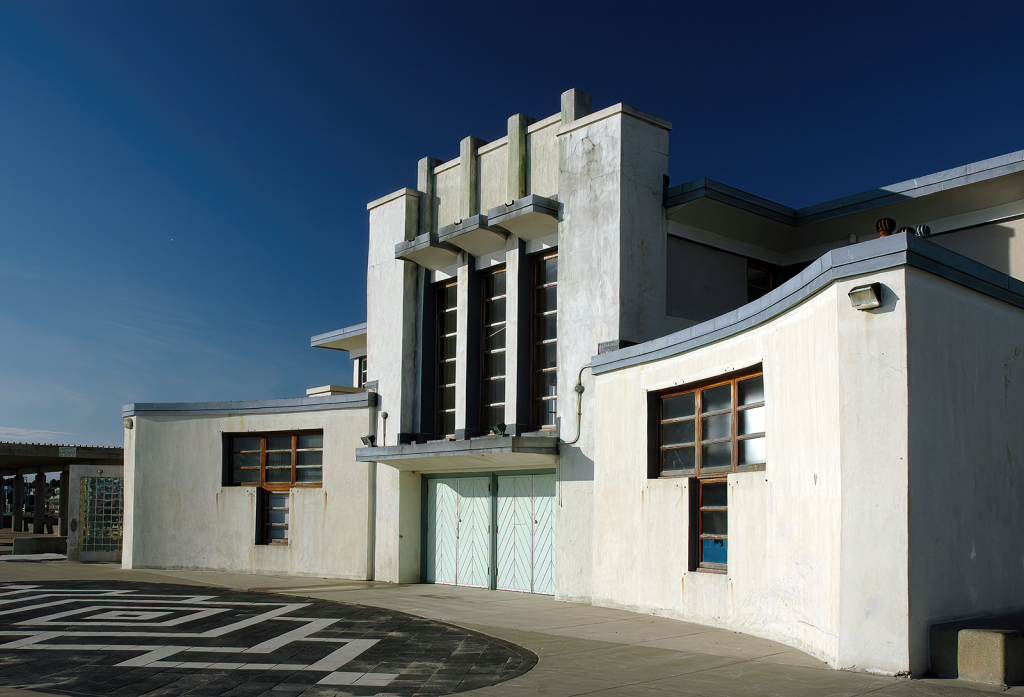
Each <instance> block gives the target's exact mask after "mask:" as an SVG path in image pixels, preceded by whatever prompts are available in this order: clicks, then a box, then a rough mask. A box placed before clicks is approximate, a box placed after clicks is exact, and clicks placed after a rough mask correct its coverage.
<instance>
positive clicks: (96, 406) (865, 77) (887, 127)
mask: <svg viewBox="0 0 1024 697" xmlns="http://www.w3.org/2000/svg"><path fill="white" fill-rule="evenodd" d="M1022 25H1024V4H1021V3H1018V2H1006V3H996V4H990V3H984V2H972V3H960V4H959V7H957V8H949V7H944V6H942V5H940V4H938V3H920V4H918V3H878V4H869V3H849V4H848V5H845V6H838V5H837V4H835V3H822V2H817V3H797V4H791V3H765V2H758V3H736V2H720V3H706V2H700V3H697V2H692V3H687V2H678V3H667V4H666V5H665V6H663V7H661V8H659V7H658V6H657V5H655V4H654V3H632V4H630V3H614V4H612V3H607V4H601V3H580V4H579V5H575V4H559V3H552V2H547V3H526V4H518V5H517V4H515V3H512V4H509V3H490V4H488V3H473V4H467V5H458V4H450V3H438V2H435V3H411V4H408V5H404V6H403V4H401V3H394V2H392V3H342V2H309V1H303V2H274V3H270V2H256V1H253V0H245V1H244V2H213V1H209V0H206V1H204V2H185V1H182V0H175V1H173V2H170V1H167V2H154V1H147V2H137V1H135V0H132V1H131V2H89V3H72V2H49V1H46V0H32V1H31V2H29V1H28V0H22V1H18V0H8V1H7V2H4V3H2V4H0V440H36V441H59V442H72V443H79V444H105V445H117V444H120V441H121V437H122V430H121V418H120V406H121V405H122V404H123V403H127V402H145V401H209V400H235V399H260V398H277V397H290V396H301V395H303V394H304V391H305V389H306V388H307V387H311V386H314V385H321V384H326V383H330V382H333V383H344V384H347V383H348V380H349V376H350V370H349V367H348V362H347V361H345V360H343V354H339V353H336V352H330V351H322V350H314V349H311V348H309V337H310V336H311V335H313V334H318V333H321V332H324V331H329V330H332V329H336V328H339V327H342V326H346V325H349V324H354V323H357V322H361V321H363V320H364V319H365V296H364V288H365V264H366V229H367V217H366V208H365V204H366V203H367V202H368V201H370V200H372V199H374V198H377V197H379V196H382V195H384V194H386V193H389V192H391V191H394V190H396V189H398V188H400V187H403V186H415V172H416V161H417V159H419V158H420V157H423V156H426V155H431V156H434V157H440V158H442V159H446V160H447V159H451V158H453V157H455V156H457V154H458V146H459V140H460V139H461V138H462V137H464V136H467V135H476V136H479V137H482V138H484V139H487V140H493V139H495V138H499V137H501V136H502V135H504V133H505V128H506V119H507V117H508V116H509V115H511V114H513V113H516V112H522V113H525V114H529V115H531V116H534V117H537V118H541V117H544V116H547V115H549V114H552V113H555V112H556V111H557V110H558V108H559V104H558V99H559V94H560V93H561V92H562V91H563V90H565V89H568V88H570V87H578V88H580V89H583V90H586V91H588V92H590V93H591V94H593V96H594V106H595V108H601V107H604V106H608V105H610V104H613V103H616V102H620V101H622V102H627V103H629V104H632V105H634V106H636V107H639V108H641V109H645V110H647V111H650V112H653V113H655V114H657V115H659V116H662V117H665V118H667V119H669V120H671V121H672V122H673V123H674V125H675V129H674V130H673V132H672V136H671V148H672V158H671V160H672V165H671V174H672V182H673V183H674V184H678V183H681V182H684V181H687V180H690V179H693V178H696V177H700V176H709V177H712V178H715V179H719V180H721V181H724V182H726V183H728V184H731V185H733V186H738V187H740V188H742V189H746V190H748V191H751V192H752V193H756V194H759V195H762V196H766V197H768V198H772V199H775V200H777V201H780V202H782V203H785V204H787V205H791V206H803V205H808V204H812V203H817V202H821V201H825V200H828V199H831V198H836V197H839V196H843V195H847V194H851V193H855V192H858V191H861V190H864V189H869V188H872V187H876V186H880V185H885V184H889V183H893V182H897V181H901V180H904V179H908V178H911V177H914V176H918V175H923V174H928V173H931V172H935V171H939V170H942V169H945V168H948V167H953V166H957V165H961V164H965V163H967V162H972V161H976V160H980V159H983V158H986V157H990V156H993V155H998V154H1002V153H1005V152H1010V151H1013V150H1018V149H1022V148H1024V125H1022V123H1024V122H1022V120H1021V114H1022V113H1024V108H1022V107H1024V95H1022V90H1021V89H1020V83H1021V79H1020V78H1021V75H1022V70H1021V68H1022V59H1021V49H1020V37H1019V34H1020V27H1021V26H1022Z"/></svg>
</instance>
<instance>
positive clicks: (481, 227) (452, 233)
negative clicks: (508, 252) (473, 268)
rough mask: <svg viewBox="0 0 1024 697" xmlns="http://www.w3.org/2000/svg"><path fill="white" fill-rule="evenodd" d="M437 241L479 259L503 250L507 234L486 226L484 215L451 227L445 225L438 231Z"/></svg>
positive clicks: (494, 227) (471, 217)
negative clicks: (449, 244)
mask: <svg viewBox="0 0 1024 697" xmlns="http://www.w3.org/2000/svg"><path fill="white" fill-rule="evenodd" d="M437 239H438V240H440V241H441V242H442V243H443V242H449V243H451V244H453V245H455V246H456V247H458V248H459V249H463V250H465V251H467V252H469V253H470V254H472V255H473V256H475V257H479V256H483V255H485V254H493V253H494V252H500V251H501V250H503V249H505V240H507V239H508V232H506V231H505V230H502V229H501V228H500V227H497V226H495V225H493V224H488V219H487V216H486V215H473V216H470V217H468V218H465V219H464V220H460V221H459V222H457V223H455V224H453V225H445V226H444V227H443V228H441V229H440V230H439V231H438V233H437Z"/></svg>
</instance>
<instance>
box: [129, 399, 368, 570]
mask: <svg viewBox="0 0 1024 697" xmlns="http://www.w3.org/2000/svg"><path fill="white" fill-rule="evenodd" d="M368 411H369V410H368V409H366V408H362V409H336V410H330V411H320V412H300V413H290V414H257V415H248V416H143V415H136V416H135V417H133V418H134V419H135V427H134V428H133V429H132V430H131V431H128V432H127V433H128V434H130V435H129V437H126V439H125V515H126V524H125V541H124V555H123V557H122V564H123V566H124V567H125V568H132V569H140V568H148V567H155V568H172V569H206V570H214V571H230V572H236V573H254V574H288V575H296V576H323V577H330V578H348V579H366V578H372V575H373V569H372V568H371V564H370V561H371V557H370V554H371V552H372V549H371V548H370V546H369V543H370V536H371V534H372V530H371V522H372V512H373V508H372V505H373V498H372V494H373V489H372V487H373V476H372V470H371V468H372V467H373V465H372V464H365V463H357V462H356V461H355V449H356V447H357V446H358V445H359V437H360V436H361V435H365V431H366V429H367V420H368ZM299 429H323V432H324V458H323V459H324V466H323V485H322V487H295V488H293V489H292V490H291V499H290V502H289V505H290V508H291V510H290V512H289V513H290V516H289V521H288V525H289V527H288V544H287V545H257V544H255V538H256V520H255V511H256V507H255V500H254V496H255V487H252V486H223V484H222V482H223V479H222V472H223V436H222V434H223V433H241V432H266V431H290V430H299Z"/></svg>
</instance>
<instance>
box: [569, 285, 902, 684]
mask: <svg viewBox="0 0 1024 697" xmlns="http://www.w3.org/2000/svg"><path fill="white" fill-rule="evenodd" d="M865 280H866V279H865ZM870 280H872V281H876V280H877V281H881V282H882V283H884V284H885V285H886V286H887V287H888V288H890V289H892V293H893V296H892V297H891V298H890V301H891V302H890V304H888V305H887V306H885V307H883V308H881V309H880V310H878V311H875V312H874V313H865V312H858V311H856V310H853V309H852V308H851V307H850V303H849V300H848V298H847V297H846V291H847V290H848V289H849V287H852V285H853V284H854V283H855V281H854V280H850V281H843V282H842V283H838V284H834V285H832V286H829V287H827V288H825V289H824V290H822V291H821V292H820V293H819V294H817V295H816V296H814V297H812V298H811V299H809V300H808V301H807V302H805V303H804V304H802V305H800V306H798V307H796V308H794V309H793V310H791V311H790V312H788V313H786V314H785V315H783V316H781V317H779V318H777V319H776V320H774V321H772V322H770V323H768V324H766V325H762V326H761V327H757V328H755V329H752V330H750V331H748V332H745V333H743V334H741V335H739V336H736V337H732V338H730V339H728V340H726V341H723V342H720V343H718V344H713V345H710V346H706V347H702V348H700V349H696V350H694V351H691V352H689V353H686V354H683V355H681V356H676V357H674V358H670V359H666V360H663V361H658V362H656V363H651V364H647V365H642V366H636V367H632V368H627V369H623V370H619V371H616V372H613V373H608V374H605V375H601V376H599V377H598V378H597V380H596V390H595V392H596V399H595V402H594V403H592V404H591V405H590V408H592V409H594V410H595V411H596V419H595V423H594V426H593V428H594V432H595V433H596V438H597V443H596V454H597V456H596V464H595V468H594V509H595V510H597V511H600V515H596V516H594V519H593V525H594V537H595V539H596V540H598V542H597V543H596V544H595V545H594V552H593V569H594V570H593V576H592V578H593V589H594V590H593V599H594V602H595V603H598V604H604V605H610V606H616V607H625V608H629V609H634V610H639V611H644V612H653V613H658V614H663V615H668V616H673V617H680V618H684V619H688V620H693V621H697V622H701V623H706V624H712V625H717V626H723V627H730V628H734V629H737V630H740V631H744V632H748V633H751V634H756V635H759V636H765V637H768V638H772V639H776V640H779V641H781V642H784V643H787V644H790V645H793V646H796V647H798V648H801V649H803V650H805V651H808V652H809V653H812V654H814V655H816V656H819V657H821V658H822V659H824V660H827V661H829V663H830V664H832V665H834V666H837V667H854V666H856V667H858V668H862V669H867V670H878V671H882V672H899V671H900V670H905V669H906V668H905V666H906V665H907V644H906V617H907V612H906V607H907V605H906V601H907V594H906V559H907V542H906V523H905V521H906V478H905V462H906V460H905V456H906V431H905V428H902V427H901V426H900V424H905V423H906V414H907V397H906V394H907V391H906V378H905V375H906V357H905V345H906V344H905V341H906V319H905V312H906V304H905V303H904V302H903V301H902V300H895V298H897V297H899V298H902V297H903V273H902V271H901V270H896V271H890V272H885V273H880V274H874V275H872V276H871V277H870ZM759 363H760V364H762V365H763V367H764V372H765V391H766V400H767V423H766V433H767V446H768V464H767V468H766V470H765V471H764V472H748V473H739V474H733V475H730V476H729V478H728V480H729V488H728V491H729V502H730V514H729V534H730V550H729V572H728V574H726V575H719V574H708V573H702V572H689V571H687V568H688V564H687V542H686V541H687V539H688V537H687V536H688V535H689V513H688V497H687V480H685V479H656V480H650V479H648V478H647V445H648V444H647V404H646V398H647V392H648V391H657V390H661V389H665V388H669V387H672V386H676V385H682V384H688V383H692V382H697V381H700V380H704V379H708V378H712V377H715V376H717V375H721V374H724V373H728V372H731V371H733V370H737V369H741V368H745V367H749V366H754V365H757V364H759ZM837 395H838V396H839V398H838V399H837ZM866 434H867V437H865V436H866ZM901 457H902V458H904V459H901ZM851 470H852V471H851ZM880 488H881V489H883V491H881V492H880V491H879V489H880ZM901 516H902V517H901ZM563 517H565V514H563ZM901 520H902V521H903V522H902V524H901ZM559 522H561V520H560V521H559ZM559 532H560V534H561V530H559ZM880 539H884V540H886V543H887V544H885V545H879V540H880ZM566 551H567V552H568V553H569V554H576V555H578V556H579V557H583V556H584V555H583V554H580V553H578V552H574V551H573V550H571V549H567V550H566ZM560 561H561V560H560ZM844 594H845V595H844ZM865 637H870V640H868V639H866V638H865ZM901 641H902V644H901V643H900V642H901Z"/></svg>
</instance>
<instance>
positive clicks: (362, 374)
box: [356, 356, 366, 387]
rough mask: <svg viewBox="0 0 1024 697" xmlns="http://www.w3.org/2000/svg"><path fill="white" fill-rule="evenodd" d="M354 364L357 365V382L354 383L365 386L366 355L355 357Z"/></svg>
mask: <svg viewBox="0 0 1024 697" xmlns="http://www.w3.org/2000/svg"><path fill="white" fill-rule="evenodd" d="M356 364H357V365H358V366H359V370H358V371H357V372H358V375H359V377H358V382H359V384H358V385H356V387H366V356H360V357H359V358H357V359H356Z"/></svg>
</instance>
